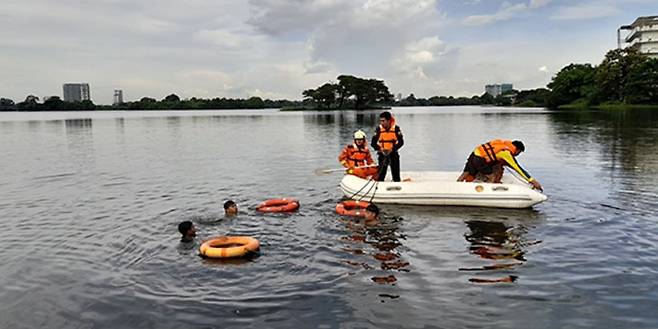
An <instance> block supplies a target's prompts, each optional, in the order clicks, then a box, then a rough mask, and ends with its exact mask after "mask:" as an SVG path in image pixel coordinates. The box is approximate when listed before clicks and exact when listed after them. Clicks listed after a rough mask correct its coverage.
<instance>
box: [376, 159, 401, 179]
mask: <svg viewBox="0 0 658 329" xmlns="http://www.w3.org/2000/svg"><path fill="white" fill-rule="evenodd" d="M377 162H378V163H379V177H378V178H377V180H378V181H380V182H382V181H384V178H386V171H387V170H388V166H389V165H390V166H391V176H393V181H394V182H399V181H400V154H399V153H398V152H391V153H389V154H388V156H386V155H384V154H382V153H377Z"/></svg>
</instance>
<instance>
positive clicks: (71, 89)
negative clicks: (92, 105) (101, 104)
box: [64, 83, 91, 102]
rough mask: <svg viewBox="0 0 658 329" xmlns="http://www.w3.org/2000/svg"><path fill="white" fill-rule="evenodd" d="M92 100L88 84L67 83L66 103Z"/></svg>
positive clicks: (65, 87)
mask: <svg viewBox="0 0 658 329" xmlns="http://www.w3.org/2000/svg"><path fill="white" fill-rule="evenodd" d="M88 100H91V92H90V91H89V84H88V83H65V84H64V101H65V102H81V101H88Z"/></svg>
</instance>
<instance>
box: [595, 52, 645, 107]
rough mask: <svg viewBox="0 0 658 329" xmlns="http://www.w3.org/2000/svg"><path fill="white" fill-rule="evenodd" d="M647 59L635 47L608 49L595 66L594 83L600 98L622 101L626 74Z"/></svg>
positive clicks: (626, 79)
mask: <svg viewBox="0 0 658 329" xmlns="http://www.w3.org/2000/svg"><path fill="white" fill-rule="evenodd" d="M647 60H648V57H646V55H644V54H642V53H640V52H639V51H638V50H637V49H636V48H635V47H628V48H624V49H614V50H610V51H609V52H608V53H607V54H606V55H605V58H604V59H603V62H601V65H599V66H598V67H597V68H596V77H595V79H596V84H597V86H598V88H599V90H600V96H601V100H603V101H619V102H623V101H624V98H625V96H626V95H625V92H626V90H627V88H626V85H627V83H628V75H629V74H630V73H631V71H633V70H636V69H637V68H638V67H639V66H641V65H642V64H643V63H645V62H646V61H647Z"/></svg>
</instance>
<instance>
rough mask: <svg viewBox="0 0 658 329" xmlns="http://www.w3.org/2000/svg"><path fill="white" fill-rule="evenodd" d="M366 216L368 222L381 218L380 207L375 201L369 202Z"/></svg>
mask: <svg viewBox="0 0 658 329" xmlns="http://www.w3.org/2000/svg"><path fill="white" fill-rule="evenodd" d="M364 218H365V219H366V222H368V221H373V220H377V219H379V207H377V206H376V205H375V204H374V203H371V204H369V205H368V206H367V207H366V210H365V216H364Z"/></svg>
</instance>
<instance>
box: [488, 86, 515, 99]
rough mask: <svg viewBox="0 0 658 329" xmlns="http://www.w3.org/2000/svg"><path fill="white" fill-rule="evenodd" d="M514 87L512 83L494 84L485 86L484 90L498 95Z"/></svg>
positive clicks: (494, 95)
mask: <svg viewBox="0 0 658 329" xmlns="http://www.w3.org/2000/svg"><path fill="white" fill-rule="evenodd" d="M512 89H514V85H513V84H511V83H503V84H493V85H486V86H484V91H485V92H486V93H487V94H489V95H491V96H493V97H496V96H498V95H500V94H502V93H504V92H506V91H510V90H512Z"/></svg>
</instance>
